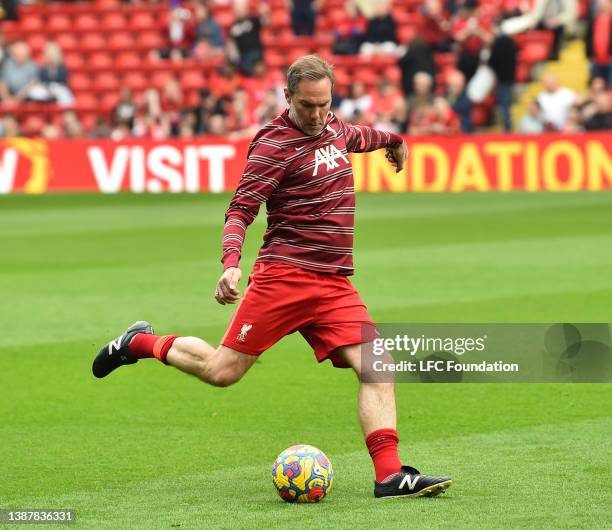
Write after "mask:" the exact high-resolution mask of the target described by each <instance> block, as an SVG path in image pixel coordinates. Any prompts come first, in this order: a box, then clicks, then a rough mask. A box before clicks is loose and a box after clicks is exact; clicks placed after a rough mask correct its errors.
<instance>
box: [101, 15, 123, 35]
mask: <svg viewBox="0 0 612 530" xmlns="http://www.w3.org/2000/svg"><path fill="white" fill-rule="evenodd" d="M126 26H127V20H126V19H125V17H124V16H123V15H122V14H121V13H108V14H106V15H104V16H103V17H102V29H104V30H106V31H108V30H114V29H125V27H126Z"/></svg>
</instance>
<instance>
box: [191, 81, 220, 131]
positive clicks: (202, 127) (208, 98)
mask: <svg viewBox="0 0 612 530" xmlns="http://www.w3.org/2000/svg"><path fill="white" fill-rule="evenodd" d="M213 114H223V104H222V102H221V100H220V99H219V98H218V97H217V96H216V95H215V94H213V93H212V92H210V91H209V90H203V91H202V93H201V94H200V104H199V106H198V108H197V109H196V118H197V120H196V132H197V134H207V133H208V130H207V127H208V124H209V120H210V117H211V116H212V115H213Z"/></svg>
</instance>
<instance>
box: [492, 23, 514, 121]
mask: <svg viewBox="0 0 612 530" xmlns="http://www.w3.org/2000/svg"><path fill="white" fill-rule="evenodd" d="M493 29H494V31H495V37H494V39H493V44H492V46H491V55H490V57H489V66H490V67H491V68H492V70H493V72H495V77H496V78H497V93H496V102H497V105H498V107H499V108H500V109H501V114H502V125H503V127H504V131H505V132H511V131H512V116H511V113H510V108H511V107H512V88H513V86H514V83H515V82H516V64H517V56H518V50H517V49H516V45H515V44H514V40H513V39H512V38H511V37H509V36H508V35H506V34H505V33H502V32H501V30H500V26H499V24H494V25H493Z"/></svg>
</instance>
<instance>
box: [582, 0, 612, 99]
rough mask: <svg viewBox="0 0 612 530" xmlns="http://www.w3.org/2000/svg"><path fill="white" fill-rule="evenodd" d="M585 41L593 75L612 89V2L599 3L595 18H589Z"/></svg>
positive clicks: (603, 0)
mask: <svg viewBox="0 0 612 530" xmlns="http://www.w3.org/2000/svg"><path fill="white" fill-rule="evenodd" d="M585 40H586V54H587V57H588V58H589V59H590V60H591V75H592V76H594V77H603V78H604V79H605V80H606V84H607V85H608V87H609V88H612V0H599V2H597V7H596V13H595V16H594V17H592V16H589V21H588V25H587V32H586V36H585Z"/></svg>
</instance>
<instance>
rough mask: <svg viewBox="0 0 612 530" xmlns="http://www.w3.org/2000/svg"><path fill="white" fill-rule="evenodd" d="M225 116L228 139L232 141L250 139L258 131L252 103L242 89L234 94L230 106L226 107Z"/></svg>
mask: <svg viewBox="0 0 612 530" xmlns="http://www.w3.org/2000/svg"><path fill="white" fill-rule="evenodd" d="M226 116H227V120H226V124H227V128H228V129H229V131H230V134H229V138H230V139H232V140H239V139H242V138H250V137H252V136H254V135H255V134H256V133H257V131H258V130H259V123H258V120H257V116H256V115H255V108H254V106H253V102H252V101H251V99H250V98H249V94H248V93H247V91H246V90H244V89H243V88H239V89H238V90H236V92H234V96H233V98H232V101H231V104H230V105H228V107H227V113H226Z"/></svg>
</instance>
